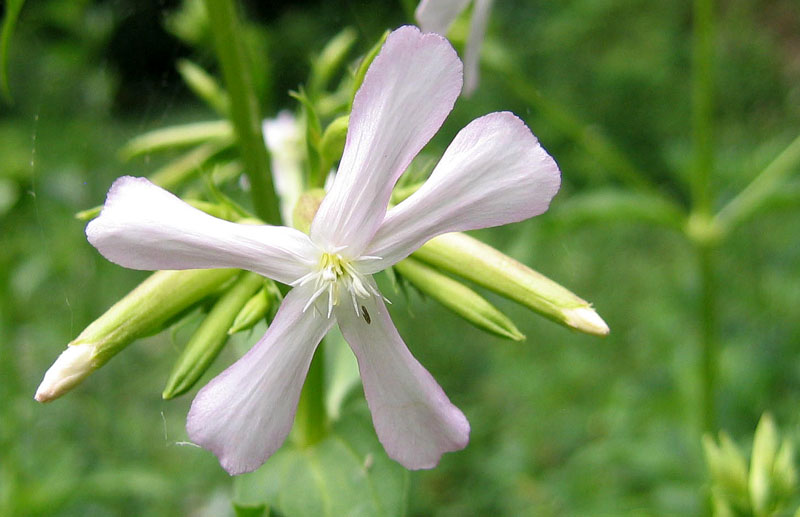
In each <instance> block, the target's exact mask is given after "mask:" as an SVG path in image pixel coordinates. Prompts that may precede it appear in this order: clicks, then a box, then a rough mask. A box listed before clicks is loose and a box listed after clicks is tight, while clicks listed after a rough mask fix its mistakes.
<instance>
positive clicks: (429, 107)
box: [311, 26, 462, 257]
mask: <svg viewBox="0 0 800 517" xmlns="http://www.w3.org/2000/svg"><path fill="white" fill-rule="evenodd" d="M461 68H462V67H461V61H459V59H458V56H457V55H456V53H455V51H454V50H453V47H451V46H450V43H448V42H447V40H446V39H444V38H443V37H441V36H439V35H437V34H422V33H421V32H420V31H419V29H417V28H416V27H411V26H406V27H401V28H399V29H397V30H396V31H394V32H392V33H391V34H390V35H389V37H388V38H386V43H385V44H384V46H383V49H382V50H381V52H380V53H379V54H378V56H377V57H376V58H375V60H374V61H373V62H372V65H371V66H370V67H369V70H368V71H367V75H366V78H365V79H364V84H363V85H362V86H361V88H360V89H359V90H358V93H357V94H356V97H355V100H354V102H353V111H352V113H351V114H350V125H349V128H348V131H347V141H346V143H345V148H344V154H343V155H342V160H341V163H340V165H339V171H338V173H337V174H336V179H335V180H334V182H333V186H332V187H331V189H330V191H329V192H328V194H327V196H325V199H324V200H323V202H322V205H321V206H320V208H319V211H318V212H317V215H316V217H315V218H314V221H313V224H312V226H311V237H312V239H313V240H314V242H316V243H318V244H320V245H322V246H323V247H329V248H334V247H335V248H345V247H346V248H347V249H346V250H345V251H342V254H343V255H345V256H350V257H356V256H358V255H359V254H360V252H361V251H363V249H364V247H365V246H366V245H367V243H368V242H369V241H370V239H371V238H372V236H373V235H374V233H375V231H376V230H377V228H378V226H379V225H380V223H381V221H382V220H383V217H384V215H385V213H386V206H387V204H388V202H389V196H390V195H391V192H392V188H393V187H394V184H395V182H396V181H397V178H398V177H399V176H400V174H402V172H403V171H404V170H405V169H406V167H408V165H409V163H411V160H412V159H413V158H414V156H415V155H416V154H417V153H418V152H419V151H420V149H422V147H423V146H424V145H425V144H426V143H427V142H428V140H430V138H431V137H432V136H433V135H434V134H435V133H436V131H437V130H438V129H439V127H440V126H441V125H442V122H443V121H444V119H445V118H446V117H447V114H448V113H450V110H451V109H452V108H453V104H454V103H455V100H456V98H457V97H458V94H459V92H460V91H461V83H462V78H461Z"/></svg>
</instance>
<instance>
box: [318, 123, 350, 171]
mask: <svg viewBox="0 0 800 517" xmlns="http://www.w3.org/2000/svg"><path fill="white" fill-rule="evenodd" d="M349 123H350V116H349V115H342V116H341V117H339V118H337V119H335V120H334V121H333V122H331V123H330V124H328V127H326V128H325V131H324V132H323V133H322V140H321V141H320V144H319V150H320V154H322V158H323V160H325V161H326V162H327V163H334V162H336V161H338V160H339V159H340V158H341V157H342V153H343V152H344V143H345V140H346V139H347V125H348V124H349Z"/></svg>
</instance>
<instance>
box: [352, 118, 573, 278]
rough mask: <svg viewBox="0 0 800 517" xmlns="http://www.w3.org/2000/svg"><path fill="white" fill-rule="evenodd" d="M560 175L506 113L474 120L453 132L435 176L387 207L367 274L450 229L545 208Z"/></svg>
mask: <svg viewBox="0 0 800 517" xmlns="http://www.w3.org/2000/svg"><path fill="white" fill-rule="evenodd" d="M560 183H561V173H560V172H559V170H558V166H557V165H556V162H555V161H554V160H553V158H551V157H550V155H548V154H547V152H545V150H544V149H542V147H541V146H540V145H539V142H538V141H537V140H536V137H535V136H533V134H532V133H531V131H530V130H529V129H528V127H527V126H526V125H525V124H524V123H523V122H522V121H521V120H520V119H519V118H517V117H516V116H515V115H513V114H512V113H508V112H502V113H491V114H489V115H486V116H483V117H481V118H479V119H476V120H473V121H472V122H471V123H470V124H469V125H468V126H467V127H465V128H464V129H462V130H461V132H459V133H458V135H456V138H455V139H454V140H453V143H451V144H450V147H448V148H447V151H445V153H444V156H442V159H441V161H440V162H439V164H438V165H437V166H436V168H435V169H434V170H433V173H432V174H431V177H430V178H429V179H428V181H426V182H425V184H424V185H423V186H422V187H421V188H420V189H419V190H418V191H417V192H415V193H414V194H413V195H412V196H411V197H409V198H408V199H406V200H405V201H403V202H402V203H400V204H399V205H397V206H396V207H394V208H392V209H391V210H389V212H388V213H387V214H386V219H385V220H384V221H383V224H382V225H381V227H380V229H379V230H378V232H377V233H376V234H375V238H374V240H373V241H372V242H371V243H370V245H369V246H368V248H367V251H366V254H367V255H372V256H377V257H381V258H382V260H375V261H370V262H365V263H363V271H364V272H365V273H373V272H375V271H380V270H382V269H385V268H387V267H389V266H390V265H392V264H394V263H395V262H397V261H399V260H401V259H403V258H405V257H407V256H408V255H409V254H410V253H412V252H413V251H415V250H416V249H417V248H419V247H420V246H421V245H422V244H424V243H425V242H426V241H428V240H430V239H432V238H433V237H435V236H437V235H439V234H442V233H447V232H455V231H465V230H474V229H477V228H488V227H490V226H499V225H502V224H508V223H513V222H516V221H522V220H523V219H528V218H529V217H533V216H535V215H539V214H541V213H542V212H544V211H546V210H547V208H548V206H549V205H550V200H551V199H552V198H553V196H555V195H556V192H558V188H559V186H560Z"/></svg>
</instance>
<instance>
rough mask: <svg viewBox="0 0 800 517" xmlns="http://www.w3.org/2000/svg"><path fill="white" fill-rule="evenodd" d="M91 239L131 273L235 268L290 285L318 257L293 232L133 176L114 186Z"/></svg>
mask: <svg viewBox="0 0 800 517" xmlns="http://www.w3.org/2000/svg"><path fill="white" fill-rule="evenodd" d="M86 236H87V238H88V239H89V242H91V243H92V245H93V246H94V247H95V248H97V250H98V251H99V252H100V253H102V254H103V256H104V257H106V258H107V259H108V260H110V261H112V262H115V263H117V264H119V265H121V266H124V267H127V268H131V269H146V270H156V269H210V268H224V267H234V268H241V269H248V270H250V271H254V272H256V273H258V274H261V275H264V276H267V277H270V278H273V279H275V280H278V281H280V282H284V283H291V282H293V281H295V280H297V279H298V278H300V277H302V276H303V275H305V274H306V273H308V271H309V264H311V263H313V262H314V261H315V260H316V256H317V254H318V251H317V250H316V248H315V247H314V245H313V244H312V243H311V241H310V239H309V238H308V236H306V235H305V234H303V233H302V232H300V231H297V230H295V229H293V228H287V227H284V226H266V225H246V224H236V223H231V222H229V221H223V220H222V219H217V218H216V217H212V216H210V215H208V214H206V213H205V212H202V211H200V210H197V209H196V208H193V207H192V206H190V205H189V204H187V203H185V202H184V201H182V200H181V199H179V198H177V197H176V196H174V195H172V194H170V193H169V192H167V191H166V190H164V189H162V188H160V187H157V186H155V185H153V184H152V183H150V182H149V181H147V180H146V179H144V178H133V177H130V176H125V177H122V178H119V179H118V180H117V181H115V182H114V184H113V185H112V186H111V190H109V191H108V197H107V198H106V204H105V206H104V207H103V211H102V212H101V213H100V216H99V217H98V218H97V219H95V220H93V221H92V222H90V223H89V225H88V226H87V227H86Z"/></svg>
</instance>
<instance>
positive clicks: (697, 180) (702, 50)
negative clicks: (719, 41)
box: [691, 0, 714, 215]
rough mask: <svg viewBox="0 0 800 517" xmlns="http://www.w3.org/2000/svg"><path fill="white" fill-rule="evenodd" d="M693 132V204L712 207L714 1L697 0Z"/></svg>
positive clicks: (703, 211)
mask: <svg viewBox="0 0 800 517" xmlns="http://www.w3.org/2000/svg"><path fill="white" fill-rule="evenodd" d="M692 62H693V68H694V71H693V74H692V75H693V80H692V133H693V140H694V142H693V144H694V167H693V168H694V171H693V173H692V183H691V192H692V205H693V207H694V210H695V211H696V212H699V213H701V214H704V215H705V214H708V213H709V211H710V210H711V170H712V168H713V160H714V147H713V145H714V144H713V139H712V136H713V131H712V127H713V123H714V117H713V115H714V113H713V112H714V3H713V0H695V2H694V38H693V45H692Z"/></svg>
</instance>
